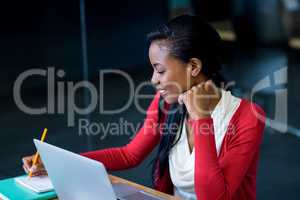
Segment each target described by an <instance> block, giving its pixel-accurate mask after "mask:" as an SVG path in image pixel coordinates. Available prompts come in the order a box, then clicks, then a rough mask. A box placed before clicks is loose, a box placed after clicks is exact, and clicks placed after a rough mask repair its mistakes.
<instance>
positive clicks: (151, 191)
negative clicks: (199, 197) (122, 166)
mask: <svg viewBox="0 0 300 200" xmlns="http://www.w3.org/2000/svg"><path fill="white" fill-rule="evenodd" d="M109 178H110V181H111V183H123V184H127V185H130V186H133V187H135V188H137V189H139V190H143V191H145V192H147V193H149V194H152V195H155V196H158V197H161V198H163V199H166V200H180V198H178V197H174V196H171V195H168V194H165V193H162V192H159V191H156V190H154V189H152V188H149V187H145V186H143V185H140V184H137V183H134V182H131V181H128V180H125V179H123V178H120V177H117V176H113V175H109ZM53 200H58V199H53Z"/></svg>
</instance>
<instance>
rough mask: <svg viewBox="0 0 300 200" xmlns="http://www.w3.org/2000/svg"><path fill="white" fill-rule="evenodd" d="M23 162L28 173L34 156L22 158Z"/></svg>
mask: <svg viewBox="0 0 300 200" xmlns="http://www.w3.org/2000/svg"><path fill="white" fill-rule="evenodd" d="M22 162H23V168H24V170H25V172H26V173H28V172H29V170H30V168H31V166H32V156H27V157H24V158H22Z"/></svg>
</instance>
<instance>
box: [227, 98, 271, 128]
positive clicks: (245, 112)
mask: <svg viewBox="0 0 300 200" xmlns="http://www.w3.org/2000/svg"><path fill="white" fill-rule="evenodd" d="M265 118H266V114H265V111H264V110H263V108H262V107H261V106H259V105H258V104H256V103H254V102H251V101H249V100H247V99H241V102H240V105H239V107H238V109H237V111H236V113H235V115H234V116H233V120H232V121H234V122H236V123H239V124H240V125H244V126H245V125H246V126H250V127H251V126H257V125H258V124H265Z"/></svg>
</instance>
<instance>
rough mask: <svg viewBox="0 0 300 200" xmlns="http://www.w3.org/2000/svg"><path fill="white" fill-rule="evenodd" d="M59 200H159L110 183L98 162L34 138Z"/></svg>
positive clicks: (104, 170) (128, 187)
mask: <svg viewBox="0 0 300 200" xmlns="http://www.w3.org/2000/svg"><path fill="white" fill-rule="evenodd" d="M34 144H35V146H36V148H37V150H38V152H39V154H40V156H41V159H42V161H43V163H44V166H45V168H46V170H47V172H48V176H49V178H50V179H51V182H52V184H53V187H54V189H55V192H56V194H57V196H58V198H59V200H82V199H89V200H161V199H162V198H160V197H157V196H154V195H152V194H149V193H146V192H144V191H142V190H139V189H137V188H135V187H132V186H128V185H126V184H111V182H110V180H109V178H108V174H107V172H106V169H105V167H104V165H103V164H102V163H101V162H98V161H95V160H92V159H89V158H86V157H83V156H81V155H78V154H75V153H72V152H70V151H67V150H64V149H62V148H59V147H56V146H53V145H51V144H47V143H46V142H41V141H39V140H36V139H34Z"/></svg>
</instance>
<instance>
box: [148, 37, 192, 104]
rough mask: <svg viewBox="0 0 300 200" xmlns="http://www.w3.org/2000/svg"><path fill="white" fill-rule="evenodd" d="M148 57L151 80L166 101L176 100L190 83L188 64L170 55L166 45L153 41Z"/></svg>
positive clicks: (172, 101)
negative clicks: (151, 68)
mask: <svg viewBox="0 0 300 200" xmlns="http://www.w3.org/2000/svg"><path fill="white" fill-rule="evenodd" d="M149 59H150V62H151V65H152V67H153V75H152V79H151V82H152V83H153V84H154V85H155V87H156V89H157V90H158V91H159V92H160V94H161V96H162V97H163V98H164V100H165V101H166V102H167V103H169V104H171V103H175V102H177V99H178V96H179V94H181V93H182V92H184V91H186V90H187V89H189V87H188V86H189V85H191V84H190V82H191V76H190V68H189V66H188V64H186V63H183V62H182V61H180V60H179V59H177V58H175V57H172V56H170V55H169V51H168V49H167V47H166V46H165V45H164V44H162V43H160V42H155V41H154V42H152V43H151V45H150V47H149Z"/></svg>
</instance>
